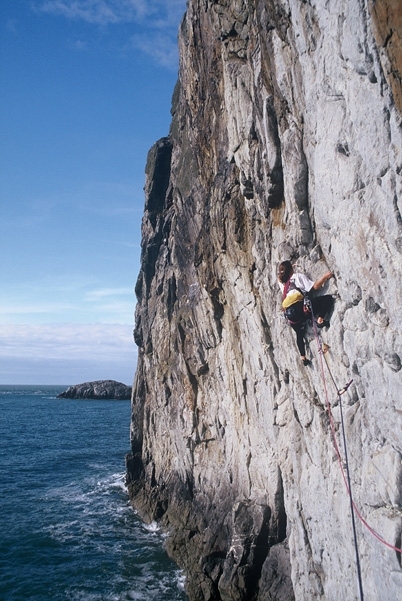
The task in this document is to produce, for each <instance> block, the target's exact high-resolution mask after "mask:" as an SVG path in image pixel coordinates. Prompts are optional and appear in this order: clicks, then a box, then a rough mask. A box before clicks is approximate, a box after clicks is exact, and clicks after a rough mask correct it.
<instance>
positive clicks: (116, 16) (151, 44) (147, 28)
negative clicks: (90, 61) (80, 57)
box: [34, 0, 186, 69]
mask: <svg viewBox="0 0 402 601" xmlns="http://www.w3.org/2000/svg"><path fill="white" fill-rule="evenodd" d="M34 6H35V8H36V10H38V11H39V12H44V13H47V14H50V15H53V16H59V17H63V18H65V19H68V20H70V21H81V22H82V21H83V22H86V23H89V24H91V25H95V26H99V27H103V28H104V27H108V26H118V25H122V24H127V23H132V24H133V25H137V26H138V27H140V28H141V31H142V32H144V33H143V34H141V35H140V36H139V37H135V38H134V40H133V46H134V47H135V48H136V49H137V50H140V51H142V52H144V53H145V54H147V55H148V56H151V57H152V58H153V59H154V61H155V62H157V63H158V64H159V65H161V66H163V67H165V68H168V69H177V56H178V52H177V32H178V27H179V23H180V20H181V18H182V17H183V14H184V11H185V9H186V0H37V2H36V4H35V5H34ZM85 46H86V42H85V41H84V40H82V39H80V42H79V45H78V46H77V49H80V48H83V47H85Z"/></svg>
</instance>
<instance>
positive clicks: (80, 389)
mask: <svg viewBox="0 0 402 601" xmlns="http://www.w3.org/2000/svg"><path fill="white" fill-rule="evenodd" d="M131 392H132V389H131V387H130V386H126V385H125V384H122V383H121V382H116V381H115V380H97V381H96V382H84V383H83V384H75V385H74V386H69V387H68V388H67V390H65V391H64V392H61V393H60V394H59V395H58V396H57V398H58V399H116V400H118V401H121V400H123V399H131Z"/></svg>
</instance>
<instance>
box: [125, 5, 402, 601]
mask: <svg viewBox="0 0 402 601" xmlns="http://www.w3.org/2000/svg"><path fill="white" fill-rule="evenodd" d="M397 4H398V3H396V5H395V3H393V2H392V1H391V0H390V1H388V2H385V1H382V2H374V1H368V0H337V1H335V2H313V1H300V0H275V1H274V0H219V1H218V0H190V1H189V3H188V10H187V13H186V16H185V18H184V20H183V23H182V26H181V31H180V56H181V65H180V78H179V84H178V86H177V89H176V90H175V94H174V99H173V120H172V126H171V132H170V135H169V137H168V138H165V139H162V140H160V141H159V142H158V143H157V144H156V145H155V146H154V147H153V148H152V149H151V151H150V153H149V157H148V164H147V173H146V206H145V213H144V218H143V226H142V234H143V242H142V250H143V252H142V268H141V272H140V275H139V279H138V282H137V287H136V292H137V296H138V306H137V310H136V329H135V339H136V342H137V344H138V346H139V363H138V369H137V374H136V380H135V389H134V393H133V414H132V455H131V456H130V457H129V458H128V461H127V476H128V484H129V489H130V493H131V497H132V499H133V502H134V504H135V506H136V507H137V508H138V510H139V512H140V514H141V515H142V516H144V518H145V519H148V520H154V519H156V520H160V521H161V522H162V524H163V525H164V526H165V527H166V528H167V529H168V530H169V533H170V535H169V538H168V541H167V547H168V551H169V553H171V555H172V556H173V557H174V558H175V559H176V561H177V563H178V564H179V565H180V566H181V567H182V568H183V569H184V570H185V572H186V574H187V591H188V594H189V597H190V599H192V600H197V601H198V600H215V599H216V600H219V599H221V600H224V601H229V600H230V601H237V600H239V601H240V600H251V599H256V600H258V601H268V600H275V601H282V600H283V601H284V600H286V601H289V600H291V599H296V600H298V601H306V600H307V599H308V600H309V601H313V600H314V601H315V600H321V601H329V600H331V601H339V599H348V601H353V600H354V599H358V598H359V592H358V587H357V584H356V580H357V579H356V562H355V550H354V544H353V534H352V526H351V515H350V506H349V498H348V495H347V492H346V489H345V485H344V481H343V477H342V471H341V468H340V465H339V463H338V461H337V456H336V453H335V450H334V445H333V441H332V438H331V428H330V423H329V422H330V420H329V416H328V411H327V407H326V403H327V398H328V399H329V402H330V404H331V406H332V407H331V412H332V415H333V420H334V427H335V431H336V437H337V440H338V444H339V445H340V448H341V454H342V457H343V458H344V449H343V445H342V441H341V429H340V420H341V414H340V406H339V398H338V396H337V390H336V387H335V386H334V385H333V382H332V380H331V377H330V375H329V372H328V370H327V367H326V365H325V363H323V362H324V360H325V361H326V362H327V364H328V367H329V368H330V370H331V374H332V377H333V378H334V380H335V382H336V386H337V387H338V388H341V387H342V386H343V385H344V384H345V383H346V382H348V381H350V380H351V379H353V383H352V385H351V386H350V388H349V389H348V391H347V393H345V395H343V396H342V397H341V398H342V401H343V406H344V418H345V432H346V438H347V443H348V454H349V464H350V470H351V485H352V491H353V494H354V501H355V503H356V506H357V508H358V509H359V511H360V513H361V515H362V517H364V519H365V520H366V521H367V523H368V524H369V525H371V526H372V527H373V528H374V529H375V530H376V531H377V532H378V533H380V534H381V535H382V536H383V538H384V539H385V540H386V541H387V542H389V543H390V544H391V546H394V547H400V546H401V530H402V461H401V459H402V435H401V432H402V393H401V384H402V378H401V375H402V371H401V358H402V336H401V300H400V291H401V289H402V281H401V280H402V276H401V272H402V269H401V268H402V217H401V201H400V198H401V174H400V172H401V169H402V130H401V113H400V108H401V102H400V98H401V89H400V82H401V76H400V70H399V67H400V65H401V60H402V55H401V46H400V39H401V27H400V25H401V23H400V18H399V24H398V18H397V17H396V16H397V15H398V14H399V12H398V11H399V9H398V7H397ZM392 11H394V13H393V12H392ZM393 15H394V16H393ZM285 259H291V260H292V261H293V262H296V263H297V266H298V269H299V270H300V271H303V272H305V273H307V274H308V275H309V276H310V277H311V278H312V279H315V278H316V277H318V276H320V275H322V274H323V273H324V272H325V271H327V270H328V269H331V270H333V271H334V274H335V278H334V279H333V280H331V283H330V286H329V287H327V289H325V290H323V292H326V293H330V294H332V295H334V297H335V309H334V312H333V315H332V319H331V327H330V328H329V330H327V331H325V332H324V333H323V335H322V336H323V339H324V341H325V343H326V344H328V345H329V347H330V348H329V351H328V352H327V353H326V354H325V357H323V355H322V354H320V353H319V352H318V349H317V346H316V342H315V340H314V334H313V331H312V330H311V328H310V329H309V330H308V331H307V339H308V341H309V347H308V353H309V356H310V357H311V358H312V364H311V366H309V367H304V366H303V365H302V364H301V362H300V359H299V357H298V352H297V349H296V345H295V337H294V333H293V332H292V331H291V329H290V328H289V326H288V325H287V324H286V322H285V320H284V319H283V317H282V315H281V311H280V302H281V296H280V292H279V289H278V285H277V280H276V270H277V265H278V263H279V262H280V261H282V260H285ZM321 365H323V367H324V374H325V378H326V383H325V380H324V379H323V372H322V369H321ZM326 390H327V395H326ZM356 519H357V518H356ZM356 529H357V540H358V544H359V557H360V562H361V574H362V583H363V588H364V598H365V600H366V601H395V600H397V599H402V593H401V591H402V570H401V558H400V554H398V553H397V552H396V551H395V550H393V549H391V548H389V547H387V546H385V545H384V544H382V543H381V542H380V541H378V539H376V538H375V537H374V536H373V534H372V533H371V532H370V531H369V530H368V529H367V528H366V527H365V526H364V525H363V524H362V523H361V521H360V520H359V519H357V525H356Z"/></svg>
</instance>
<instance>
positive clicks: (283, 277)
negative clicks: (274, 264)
mask: <svg viewBox="0 0 402 601" xmlns="http://www.w3.org/2000/svg"><path fill="white" fill-rule="evenodd" d="M292 274H293V266H292V263H291V262H290V261H283V262H282V263H281V264H280V265H279V267H278V279H279V281H280V282H281V283H282V284H286V282H287V281H288V279H289V278H290V277H291V275H292Z"/></svg>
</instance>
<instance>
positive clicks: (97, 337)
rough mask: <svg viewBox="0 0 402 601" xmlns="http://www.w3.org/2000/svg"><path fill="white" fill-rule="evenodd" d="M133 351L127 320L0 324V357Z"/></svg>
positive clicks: (120, 354) (84, 357)
mask: <svg viewBox="0 0 402 601" xmlns="http://www.w3.org/2000/svg"><path fill="white" fill-rule="evenodd" d="M134 354H136V347H135V345H134V342H133V336H132V327H131V326H130V325H128V324H127V325H122V324H74V323H66V324H59V323H58V324H47V325H29V324H4V325H0V357H9V356H12V357H18V358H27V357H34V358H36V359H46V358H49V359H63V358H71V359H72V358H74V359H81V360H89V359H91V360H93V359H94V358H95V357H96V358H98V359H102V360H106V359H108V358H109V359H112V358H113V359H117V358H118V357H120V358H124V357H125V356H127V355H128V356H131V357H134Z"/></svg>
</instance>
